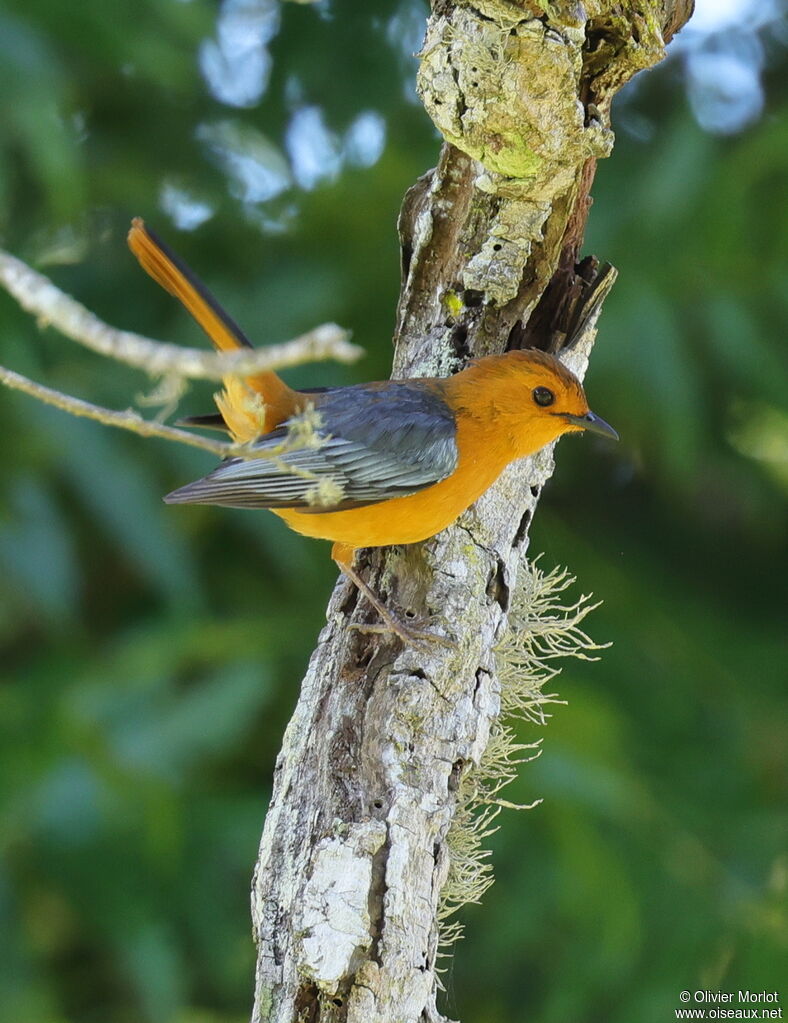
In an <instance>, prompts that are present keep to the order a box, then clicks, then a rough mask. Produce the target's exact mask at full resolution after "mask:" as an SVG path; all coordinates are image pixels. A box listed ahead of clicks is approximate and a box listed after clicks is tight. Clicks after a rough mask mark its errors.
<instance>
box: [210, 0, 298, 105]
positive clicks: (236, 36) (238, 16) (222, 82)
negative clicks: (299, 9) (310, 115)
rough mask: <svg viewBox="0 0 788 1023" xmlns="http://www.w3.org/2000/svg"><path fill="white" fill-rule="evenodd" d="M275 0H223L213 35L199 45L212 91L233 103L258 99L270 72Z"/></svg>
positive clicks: (276, 16)
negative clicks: (270, 44)
mask: <svg viewBox="0 0 788 1023" xmlns="http://www.w3.org/2000/svg"><path fill="white" fill-rule="evenodd" d="M279 24H280V4H279V3H278V0H224V2H223V3H222V6H221V10H220V11H219V16H218V18H217V20H216V38H215V39H206V40H205V41H204V42H203V44H202V46H201V47H200V53H199V63H200V70H201V71H202V74H203V77H204V78H205V81H206V83H207V85H208V88H209V89H210V90H211V94H212V95H213V96H214V98H215V99H217V100H219V102H220V103H224V104H226V105H227V106H232V107H253V106H255V105H256V104H257V103H259V102H260V99H261V98H262V96H263V94H264V93H265V90H266V89H267V88H268V80H269V78H270V75H271V64H272V59H271V54H270V53H269V51H268V43H270V42H271V40H272V39H273V38H274V36H275V35H276V34H277V32H278V31H279Z"/></svg>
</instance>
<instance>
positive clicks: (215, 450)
mask: <svg viewBox="0 0 788 1023" xmlns="http://www.w3.org/2000/svg"><path fill="white" fill-rule="evenodd" d="M0 384H4V385H5V386H6V387H10V388H11V389H12V390H14V391H22V392H24V393H25V394H29V395H30V396H31V397H33V398H38V400H39V401H43V402H44V403H45V404H46V405H53V406H54V407H55V408H59V409H61V410H62V411H64V412H70V413H71V415H73V416H81V417H82V418H84V419H95V420H96V421H97V422H99V423H104V425H105V426H118V427H120V428H121V429H122V430H130V431H131V432H132V433H137V434H139V435H140V436H141V437H161V438H163V439H164V440H174V441H178V443H180V444H189V445H191V447H193V448H201V449H202V450H203V451H209V452H210V453H211V454H213V455H218V456H219V458H227V457H228V456H229V455H246V456H247V457H248V456H249V449H248V447H247V446H246V445H243V444H227V443H223V442H222V441H218V440H210V439H209V438H208V437H201V436H199V435H198V434H195V433H187V432H186V431H185V430H179V429H177V428H176V427H174V426H165V425H164V423H157V422H151V421H150V420H149V419H143V418H142V416H140V415H139V414H138V413H137V412H134V411H133V410H131V409H127V410H126V411H125V412H116V411H113V410H112V409H107V408H101V406H99V405H92V404H91V403H90V402H89V401H82V400H81V399H80V398H72V397H71V395H70V394H63V393H62V392H61V391H56V390H54V389H53V388H51V387H44V385H43V384H37V383H36V382H35V381H34V380H30V379H29V378H28V377H25V376H22V374H21V373H15V372H14V371H13V370H11V369H6V368H5V367H4V366H0ZM258 457H259V456H258Z"/></svg>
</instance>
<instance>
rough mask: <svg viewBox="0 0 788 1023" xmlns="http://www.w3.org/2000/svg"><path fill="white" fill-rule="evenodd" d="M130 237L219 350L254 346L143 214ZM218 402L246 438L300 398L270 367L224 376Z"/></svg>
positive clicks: (235, 431) (142, 260)
mask: <svg viewBox="0 0 788 1023" xmlns="http://www.w3.org/2000/svg"><path fill="white" fill-rule="evenodd" d="M128 242H129V248H130V249H131V251H132V252H133V253H134V255H135V256H136V257H137V261H138V262H139V264H140V266H141V267H142V269H143V270H144V271H145V272H146V273H147V274H149V275H150V276H151V277H152V278H153V279H154V281H156V283H157V284H160V285H161V287H162V288H164V289H165V291H169V293H170V294H171V295H174V296H175V298H177V299H178V300H179V301H180V302H181V303H182V304H183V305H184V306H185V308H186V309H187V311H188V312H189V313H190V314H191V315H192V316H193V317H194V319H195V320H196V321H197V323H199V325H200V326H201V327H202V329H203V330H204V331H205V333H206V334H207V335H208V337H209V338H210V339H211V341H212V343H213V345H214V346H215V347H216V348H218V349H219V351H220V352H231V351H237V350H238V349H239V348H252V347H253V345H252V343H251V341H250V340H249V338H248V337H247V336H246V335H245V334H244V332H243V331H242V330H241V328H240V327H239V326H238V324H237V323H236V322H235V320H233V319H232V317H231V316H229V315H228V314H227V313H226V312H225V311H224V309H222V307H221V306H220V305H219V303H218V302H217V301H216V299H215V298H214V297H213V295H212V294H211V293H210V291H209V290H208V289H207V288H206V287H205V285H204V284H203V283H202V281H200V279H199V278H198V277H197V276H196V274H194V273H193V272H192V270H191V269H190V268H189V267H188V266H187V265H186V263H184V262H183V260H181V259H180V258H179V257H178V256H176V255H175V253H174V252H172V251H170V249H169V248H168V247H167V246H166V245H165V244H164V242H163V241H161V239H160V238H158V237H157V236H156V235H155V234H154V233H153V231H151V230H150V228H148V227H146V226H145V222H144V221H143V220H142V218H141V217H135V218H134V219H133V220H132V222H131V230H130V231H129V234H128ZM216 404H217V405H218V407H219V411H220V412H221V414H222V418H223V419H224V422H225V425H226V427H227V429H228V430H229V432H230V433H231V434H232V435H233V437H234V439H235V440H236V441H241V442H244V441H249V440H253V439H254V438H255V437H257V436H259V435H260V434H261V433H267V432H268V431H270V430H273V429H274V428H275V427H277V426H278V425H279V424H280V423H281V422H283V421H284V420H285V419H287V417H288V416H289V415H290V414H291V413H292V412H293V411H294V410H295V408H296V406H297V405H298V404H299V402H298V400H297V396H296V393H295V392H294V391H292V390H291V389H290V388H289V387H288V386H287V384H285V382H284V381H283V380H281V379H280V377H278V376H277V375H276V373H273V372H270V371H269V372H263V373H258V374H256V375H255V376H253V377H247V378H246V379H244V380H240V379H239V378H238V377H227V378H226V379H225V380H224V390H223V391H221V392H220V393H219V394H217V395H216Z"/></svg>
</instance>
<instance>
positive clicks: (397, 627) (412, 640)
mask: <svg viewBox="0 0 788 1023" xmlns="http://www.w3.org/2000/svg"><path fill="white" fill-rule="evenodd" d="M381 617H382V618H383V619H384V620H383V622H382V623H381V624H379V625H374V624H366V623H364V622H350V624H349V625H348V628H349V629H353V630H354V631H356V632H364V633H372V634H377V635H394V636H397V637H398V638H399V639H401V640H402V642H403V643H404V644H405V645H406V646H422V647H423V646H442V647H446V648H447V649H449V650H456V649H457V643H456V642H455V641H454V640H451V639H449V638H448V637H446V636H441V635H439V634H438V633H437V632H428V631H427V630H426V629H421V628H414V627H413V626H409V625H406V624H405V623H404V622H403V621H401V620H400V619H399V618H396V617H395V616H394V615H392V614H391V613H390V612H387V613H386V615H381Z"/></svg>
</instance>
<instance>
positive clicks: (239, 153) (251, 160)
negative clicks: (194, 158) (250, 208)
mask: <svg viewBox="0 0 788 1023" xmlns="http://www.w3.org/2000/svg"><path fill="white" fill-rule="evenodd" d="M196 134H197V138H198V139H199V141H200V142H202V143H204V145H205V146H206V147H207V149H208V151H209V152H210V154H211V155H212V157H213V158H214V160H215V161H216V163H217V164H218V165H219V167H220V168H221V169H222V171H223V172H224V173H225V175H226V176H227V178H228V180H229V188H230V194H231V195H233V196H234V197H235V198H236V199H240V200H241V202H243V203H247V204H248V203H260V202H267V201H268V200H269V199H273V198H274V197H275V196H277V195H280V194H281V193H282V192H284V191H285V189H287V188H289V187H290V185H291V183H292V175H291V173H290V168H289V167H288V165H287V161H286V159H285V157H284V155H283V154H282V152H281V150H280V149H279V148H278V147H277V146H276V145H274V143H273V142H271V141H270V139H268V138H266V136H265V135H263V133H262V132H260V131H258V130H257V129H256V128H252V127H251V126H250V125H244V124H240V123H239V122H237V121H232V120H228V121H217V122H214V123H212V124H201V125H199V126H198V128H197V133H196Z"/></svg>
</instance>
